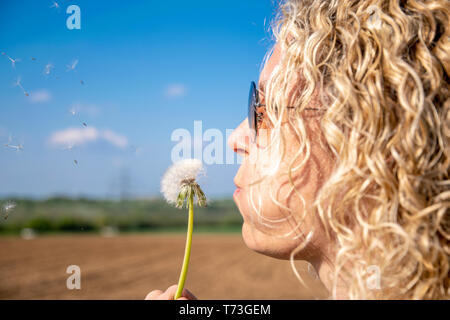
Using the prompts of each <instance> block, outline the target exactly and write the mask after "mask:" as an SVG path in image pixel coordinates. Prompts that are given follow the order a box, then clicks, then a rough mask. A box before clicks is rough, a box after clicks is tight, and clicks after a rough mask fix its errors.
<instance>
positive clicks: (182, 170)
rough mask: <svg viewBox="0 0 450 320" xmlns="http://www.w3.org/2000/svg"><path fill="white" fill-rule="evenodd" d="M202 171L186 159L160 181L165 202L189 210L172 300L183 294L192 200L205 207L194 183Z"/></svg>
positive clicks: (195, 163)
mask: <svg viewBox="0 0 450 320" xmlns="http://www.w3.org/2000/svg"><path fill="white" fill-rule="evenodd" d="M202 171H203V166H202V162H201V161H200V160H197V159H186V160H182V161H179V162H177V163H175V164H174V165H172V166H171V167H170V168H169V169H168V170H167V171H166V173H165V174H164V176H163V178H162V180H161V191H162V193H163V195H164V197H165V198H166V200H167V202H169V203H171V204H175V206H176V207H178V208H182V207H183V205H184V203H185V202H186V203H187V207H188V208H189V217H188V230H187V238H186V248H185V252H184V259H183V267H182V268H181V273H180V278H179V280H178V287H177V291H176V293H175V296H174V300H176V299H178V298H179V297H180V296H181V293H182V292H183V288H184V283H185V281H186V274H187V270H188V266H189V259H190V256H191V245H192V232H193V228H194V198H197V204H198V205H199V206H205V205H206V197H205V194H204V193H203V191H202V189H201V188H200V186H199V185H198V184H197V182H196V179H197V176H198V175H199V174H200V173H201V172H202Z"/></svg>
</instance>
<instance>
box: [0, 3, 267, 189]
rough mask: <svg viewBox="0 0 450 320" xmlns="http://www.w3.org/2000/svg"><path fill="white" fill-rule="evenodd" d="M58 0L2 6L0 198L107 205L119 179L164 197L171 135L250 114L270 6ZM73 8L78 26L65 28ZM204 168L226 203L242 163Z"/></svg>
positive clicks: (232, 123) (222, 125) (229, 123)
mask: <svg viewBox="0 0 450 320" xmlns="http://www.w3.org/2000/svg"><path fill="white" fill-rule="evenodd" d="M57 2H58V4H59V8H55V7H52V3H53V1H46V0H43V1H33V0H29V1H21V0H16V1H2V2H1V3H0V51H1V52H4V53H5V54H2V55H0V97H1V99H0V142H1V149H0V197H3V198H6V197H11V196H32V197H48V196H53V195H69V196H81V195H82V196H89V197H111V196H117V195H118V194H119V193H120V192H121V190H122V189H123V188H124V187H121V185H123V183H121V181H123V178H121V177H128V179H129V187H128V188H127V189H128V190H127V191H128V192H129V193H130V194H132V195H133V196H139V197H146V196H158V195H159V183H160V179H161V176H162V175H163V173H164V171H165V170H166V168H167V167H168V166H169V165H170V164H171V150H172V148H173V147H174V146H175V145H176V142H173V141H171V134H172V132H173V131H174V130H175V129H177V128H186V129H187V130H189V131H190V132H192V133H193V126H194V121H195V120H201V121H202V126H203V130H206V129H209V128H217V129H219V130H221V131H222V132H223V134H224V135H225V129H233V128H235V127H236V126H237V125H238V124H239V123H240V122H241V121H242V120H243V119H244V118H245V117H246V112H247V110H246V107H247V95H248V88H249V83H250V81H251V80H257V78H258V75H259V71H260V68H261V62H262V59H263V58H264V54H265V53H266V51H267V50H268V49H269V48H270V46H271V45H272V39H271V34H270V32H269V31H268V29H269V27H268V22H269V21H270V20H271V19H272V18H273V14H274V10H275V5H274V3H273V1H272V0H244V1H242V0H226V1H225V0H224V1H181V0H173V1H118V0H117V1H98V0H97V1H93V0H89V1H88V0H78V1H74V2H72V1H71V2H69V1H64V0H61V1H57ZM71 4H76V5H78V6H79V7H80V9H81V29H80V30H69V29H68V28H67V27H66V19H67V18H68V17H69V14H67V13H66V8H67V7H68V6H69V5H71ZM9 57H10V58H12V59H16V58H20V61H18V62H16V63H15V67H13V65H12V63H11V61H10V59H9ZM33 58H34V59H33ZM75 61H78V63H77V64H76V66H75V68H74V69H73V70H70V68H69V67H68V65H71V64H73V63H74V62H75ZM48 64H50V65H51V67H48V68H47V70H48V71H49V72H47V73H46V65H48ZM18 77H20V79H21V81H20V84H21V85H22V87H23V90H25V91H26V92H27V93H29V96H28V97H27V96H26V95H25V94H24V91H23V90H22V89H21V88H20V87H19V86H15V85H14V83H15V82H16V80H17V78H18ZM82 82H83V84H82ZM73 113H75V114H73ZM83 123H84V124H83ZM64 139H66V140H64ZM68 140H71V141H72V142H70V143H65V142H64V141H68ZM4 144H9V145H11V146H18V145H19V144H22V145H23V150H21V151H16V150H14V148H13V147H6V146H4ZM205 144H207V143H204V145H205ZM70 146H73V148H72V149H70V148H68V147H70ZM225 147H226V146H224V148H225ZM224 152H225V150H224ZM74 160H76V161H77V162H78V164H76V163H75V161H74ZM206 169H207V177H206V178H204V179H203V181H202V184H203V186H204V189H205V192H206V193H207V194H208V195H209V196H211V197H221V196H229V195H231V194H232V192H233V190H234V185H233V176H234V174H235V172H236V171H237V169H238V165H237V164H235V165H223V164H222V165H209V166H207V167H206Z"/></svg>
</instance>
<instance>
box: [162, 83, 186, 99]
mask: <svg viewBox="0 0 450 320" xmlns="http://www.w3.org/2000/svg"><path fill="white" fill-rule="evenodd" d="M165 93H166V96H167V97H170V98H176V97H182V96H185V95H186V93H187V88H186V86H185V85H183V84H180V83H173V84H171V85H169V86H167V88H166V91H165Z"/></svg>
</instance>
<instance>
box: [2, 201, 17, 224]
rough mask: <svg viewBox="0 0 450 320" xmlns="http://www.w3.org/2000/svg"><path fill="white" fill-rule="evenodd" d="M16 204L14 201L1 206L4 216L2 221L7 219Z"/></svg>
mask: <svg viewBox="0 0 450 320" xmlns="http://www.w3.org/2000/svg"><path fill="white" fill-rule="evenodd" d="M16 206H17V204H16V203H15V202H14V201H7V202H6V203H5V204H4V205H3V206H2V209H3V210H2V211H3V212H4V214H5V216H4V219H5V220H6V219H8V217H9V214H10V213H11V212H12V211H13V210H14V209H15V208H16Z"/></svg>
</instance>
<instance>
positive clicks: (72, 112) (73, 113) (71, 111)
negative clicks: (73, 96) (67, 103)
mask: <svg viewBox="0 0 450 320" xmlns="http://www.w3.org/2000/svg"><path fill="white" fill-rule="evenodd" d="M69 113H70V114H71V115H72V116H74V115H76V113H77V110H75V108H71V109H70V110H69Z"/></svg>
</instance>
